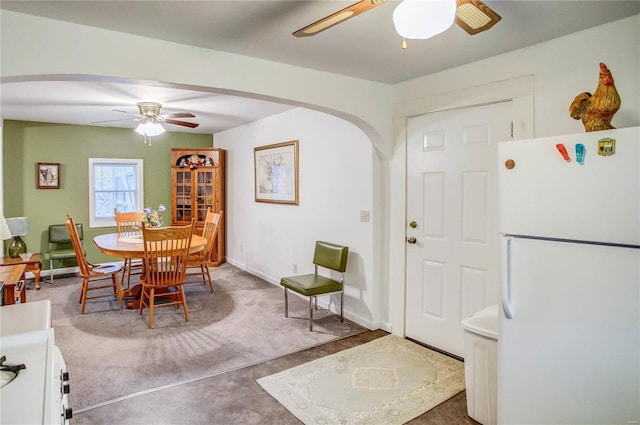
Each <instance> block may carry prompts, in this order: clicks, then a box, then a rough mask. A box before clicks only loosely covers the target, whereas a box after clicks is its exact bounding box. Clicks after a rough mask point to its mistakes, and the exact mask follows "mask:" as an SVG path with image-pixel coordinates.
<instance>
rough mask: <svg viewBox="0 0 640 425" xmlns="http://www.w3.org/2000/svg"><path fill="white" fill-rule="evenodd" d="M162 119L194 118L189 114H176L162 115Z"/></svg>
mask: <svg viewBox="0 0 640 425" xmlns="http://www.w3.org/2000/svg"><path fill="white" fill-rule="evenodd" d="M161 116H162V117H164V118H195V117H196V116H195V115H193V114H192V113H191V112H176V113H175V114H163V115H161Z"/></svg>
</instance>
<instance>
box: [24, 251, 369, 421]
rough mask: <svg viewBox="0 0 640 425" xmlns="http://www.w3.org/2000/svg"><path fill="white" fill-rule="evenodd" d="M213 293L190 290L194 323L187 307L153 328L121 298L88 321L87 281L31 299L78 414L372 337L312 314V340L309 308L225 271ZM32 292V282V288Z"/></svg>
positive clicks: (71, 280)
mask: <svg viewBox="0 0 640 425" xmlns="http://www.w3.org/2000/svg"><path fill="white" fill-rule="evenodd" d="M211 274H212V277H213V280H214V293H213V294H212V293H211V292H210V289H209V285H203V284H202V283H192V284H189V285H186V286H185V292H186V297H187V306H188V308H189V317H190V320H189V322H186V321H185V318H184V314H183V312H182V309H176V308H172V307H165V308H159V309H156V311H155V314H154V317H153V329H149V328H148V327H147V318H148V316H147V312H146V311H145V312H144V314H143V315H142V316H140V315H139V313H138V311H137V310H128V309H119V308H118V304H117V301H116V300H115V298H113V297H111V298H102V299H99V300H90V301H88V302H87V306H86V310H85V314H80V304H78V299H79V296H80V279H79V278H77V277H68V278H58V277H56V279H55V280H54V283H53V284H52V285H50V284H48V279H47V280H46V281H45V282H43V283H42V289H41V290H39V291H35V290H29V291H28V295H27V297H28V300H29V301H36V300H40V299H50V300H51V302H52V324H53V328H54V333H55V344H56V345H57V346H58V347H59V348H60V351H61V352H62V355H63V356H64V359H65V361H66V364H67V368H68V370H69V373H70V377H71V379H70V383H71V389H72V391H71V394H70V403H71V407H72V408H73V410H74V413H78V412H82V411H84V410H87V409H91V408H93V407H96V406H100V405H104V404H108V403H111V402H113V401H117V400H119V399H122V398H128V397H131V396H135V395H139V394H143V393H146V392H149V391H155V390H157V389H162V388H166V387H168V386H173V385H177V384H181V383H185V382H190V381H193V380H197V379H201V378H206V377H209V376H215V375H217V374H220V373H224V372H226V371H229V370H235V369H238V368H242V367H246V366H249V365H253V364H257V363H260V362H263V361H266V360H271V359H274V358H277V357H279V356H283V355H286V354H290V353H293V352H296V351H299V350H302V349H305V348H309V347H313V346H316V345H318V344H323V343H326V342H329V341H332V340H336V339H340V338H343V337H346V336H349V335H354V334H357V333H359V332H362V331H364V328H362V327H361V326H359V325H357V324H355V323H353V322H351V321H349V320H346V319H345V321H344V323H341V322H340V317H339V316H338V315H336V314H334V313H330V312H327V311H326V310H322V309H321V310H319V311H318V312H317V314H314V319H315V321H314V332H309V330H308V327H309V322H308V319H307V317H308V312H307V308H308V302H307V301H306V300H304V299H302V298H298V297H289V310H290V314H289V318H285V317H284V296H283V290H282V288H280V287H279V286H276V285H272V284H270V283H268V282H265V281H264V280H262V279H260V278H258V277H256V276H253V275H251V274H249V273H246V272H244V271H242V270H240V269H238V268H236V267H234V266H232V265H229V264H227V263H225V264H223V265H222V266H220V267H218V268H215V269H213V270H212V272H211ZM29 286H30V287H33V283H32V282H29Z"/></svg>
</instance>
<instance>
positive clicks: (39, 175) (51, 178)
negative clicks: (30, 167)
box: [36, 162, 60, 189]
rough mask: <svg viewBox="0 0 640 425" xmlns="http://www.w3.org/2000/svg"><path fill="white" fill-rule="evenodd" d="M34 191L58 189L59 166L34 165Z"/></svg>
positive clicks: (47, 163)
mask: <svg viewBox="0 0 640 425" xmlns="http://www.w3.org/2000/svg"><path fill="white" fill-rule="evenodd" d="M36 189H60V164H59V163H54V162H38V163H37V164H36Z"/></svg>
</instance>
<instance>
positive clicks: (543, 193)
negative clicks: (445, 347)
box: [497, 127, 640, 425]
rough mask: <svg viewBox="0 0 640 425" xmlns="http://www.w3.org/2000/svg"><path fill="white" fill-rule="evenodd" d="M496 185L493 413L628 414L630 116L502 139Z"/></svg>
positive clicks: (631, 393)
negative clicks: (597, 126)
mask: <svg viewBox="0 0 640 425" xmlns="http://www.w3.org/2000/svg"><path fill="white" fill-rule="evenodd" d="M563 148H564V151H563ZM498 193H499V214H500V216H499V231H500V233H501V235H502V240H503V244H502V276H501V297H502V300H501V301H502V308H501V309H500V310H501V311H500V326H499V337H498V415H497V416H498V424H508V425H515V424H536V425H539V424H580V425H585V424H598V425H605V424H625V425H628V424H638V423H639V421H640V127H633V128H624V129H618V130H606V131H598V132H590V133H580V134H573V135H567V136H554V137H545V138H538V139H530V140H516V141H508V142H502V143H500V144H499V147H498Z"/></svg>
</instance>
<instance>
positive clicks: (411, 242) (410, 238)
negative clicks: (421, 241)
mask: <svg viewBox="0 0 640 425" xmlns="http://www.w3.org/2000/svg"><path fill="white" fill-rule="evenodd" d="M407 243H410V244H412V245H413V244H414V243H416V238H415V237H414V236H409V237H408V238H407Z"/></svg>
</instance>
